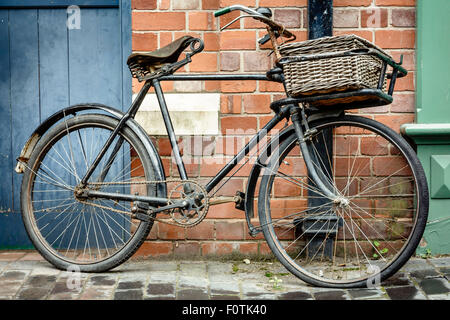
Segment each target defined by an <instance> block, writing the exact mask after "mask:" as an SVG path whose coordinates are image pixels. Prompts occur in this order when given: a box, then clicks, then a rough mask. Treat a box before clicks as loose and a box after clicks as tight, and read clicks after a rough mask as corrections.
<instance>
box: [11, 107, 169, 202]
mask: <svg viewBox="0 0 450 320" xmlns="http://www.w3.org/2000/svg"><path fill="white" fill-rule="evenodd" d="M86 110H87V111H89V110H99V111H104V112H107V113H109V114H110V115H112V116H113V117H114V118H117V119H121V118H122V117H123V116H124V113H123V112H122V111H119V110H117V109H114V108H111V107H108V106H106V105H103V104H98V103H91V104H77V105H73V106H70V107H67V108H65V109H62V110H60V111H58V112H56V113H54V114H53V115H51V116H50V117H48V118H47V119H46V120H45V121H44V122H42V123H41V124H40V125H39V126H38V127H37V128H36V130H34V132H33V133H32V134H31V136H30V138H28V140H27V142H26V143H25V145H24V147H23V148H22V151H21V152H20V155H19V157H18V158H17V165H16V168H15V171H16V172H17V173H23V172H24V170H25V165H26V164H27V162H28V160H29V159H30V155H31V153H32V152H33V150H34V147H35V146H36V144H37V143H38V141H39V140H40V139H41V137H42V136H43V135H44V134H45V132H47V130H48V129H50V128H51V127H52V126H54V125H55V124H56V123H58V122H59V121H60V120H61V119H63V118H64V117H66V116H68V115H76V114H77V113H78V112H81V111H86ZM126 125H127V126H128V127H129V128H130V129H131V130H132V131H133V132H134V133H135V134H136V135H137V136H138V137H139V138H140V139H141V141H142V143H143V144H144V146H145V148H146V150H147V152H148V154H149V157H150V160H151V162H152V165H153V168H155V171H156V172H155V173H156V178H157V179H158V180H165V179H166V175H165V172H164V167H163V165H162V162H161V158H160V156H159V154H158V152H157V151H156V148H155V146H154V145H153V143H152V141H151V140H150V138H149V137H148V135H147V133H146V132H145V130H144V129H143V128H142V127H141V126H140V125H139V123H137V122H136V120H134V119H131V118H130V119H128V120H127V122H126ZM157 192H158V196H161V197H167V186H166V184H165V183H158V190H157Z"/></svg>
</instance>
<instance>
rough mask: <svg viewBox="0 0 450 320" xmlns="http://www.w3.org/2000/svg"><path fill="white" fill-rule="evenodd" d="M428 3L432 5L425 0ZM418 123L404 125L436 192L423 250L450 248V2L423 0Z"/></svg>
mask: <svg viewBox="0 0 450 320" xmlns="http://www.w3.org/2000/svg"><path fill="white" fill-rule="evenodd" d="M425 3H426V4H425ZM416 9H417V10H416V14H417V30H416V35H417V36H416V39H417V45H416V58H417V65H416V84H417V86H416V120H415V122H416V123H412V124H405V125H403V126H402V127H401V132H402V134H403V135H405V136H407V137H409V138H410V139H411V140H413V141H414V143H415V145H416V148H417V155H418V157H419V159H420V161H421V163H422V165H423V168H424V170H425V174H426V176H427V180H428V186H429V191H430V211H429V216H428V222H427V226H426V229H425V233H424V236H423V239H422V242H421V244H420V246H419V248H418V249H417V254H429V253H431V254H432V255H437V254H448V253H450V72H449V70H450V60H449V57H450V40H449V38H448V35H449V34H450V19H449V18H448V17H449V16H450V2H449V1H448V0H434V1H425V0H418V1H417V8H416Z"/></svg>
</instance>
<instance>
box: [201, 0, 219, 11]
mask: <svg viewBox="0 0 450 320" xmlns="http://www.w3.org/2000/svg"><path fill="white" fill-rule="evenodd" d="M219 8H220V0H202V9H203V10H217V9H219Z"/></svg>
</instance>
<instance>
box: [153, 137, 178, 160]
mask: <svg viewBox="0 0 450 320" xmlns="http://www.w3.org/2000/svg"><path fill="white" fill-rule="evenodd" d="M177 144H178V149H179V150H180V153H181V155H183V139H182V138H178V143H177ZM158 150H159V154H160V155H161V156H171V155H172V145H171V144H170V140H169V138H163V137H162V138H159V139H158Z"/></svg>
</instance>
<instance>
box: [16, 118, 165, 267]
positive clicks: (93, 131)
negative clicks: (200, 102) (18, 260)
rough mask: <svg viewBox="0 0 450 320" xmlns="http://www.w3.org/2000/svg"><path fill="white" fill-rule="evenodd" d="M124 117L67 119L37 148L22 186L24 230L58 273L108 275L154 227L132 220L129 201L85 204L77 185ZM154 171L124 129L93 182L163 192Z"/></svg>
mask: <svg viewBox="0 0 450 320" xmlns="http://www.w3.org/2000/svg"><path fill="white" fill-rule="evenodd" d="M117 124H118V120H117V119H114V118H111V117H109V116H105V115H98V114H87V115H79V116H75V117H72V118H70V119H66V118H65V119H64V120H63V121H61V122H60V123H59V124H57V125H55V126H54V127H52V128H51V129H50V130H49V132H47V133H46V134H45V135H44V136H43V137H42V138H41V140H40V141H39V142H38V144H37V145H36V147H35V149H34V150H33V153H32V154H31V157H30V159H29V161H28V164H27V166H26V170H25V172H24V177H23V181H22V190H21V207H22V217H23V221H24V224H25V229H26V230H27V233H28V235H29V237H30V239H31V241H32V243H33V244H34V246H35V248H36V249H37V250H38V251H39V252H40V253H41V254H42V256H43V257H44V258H46V259H47V260H48V261H49V262H50V263H52V264H53V265H55V266H56V267H57V268H59V269H63V270H67V269H68V268H71V267H72V268H73V267H74V266H76V267H78V269H79V270H80V271H84V272H102V271H106V270H109V269H111V268H114V267H116V266H118V265H119V264H121V263H122V262H124V261H126V260H127V259H128V258H130V257H131V256H132V255H133V253H134V252H136V250H137V249H138V248H139V246H140V245H141V244H142V242H143V241H144V240H145V238H146V236H147V234H148V233H149V231H150V229H151V227H152V225H153V222H152V221H150V222H143V221H139V220H135V219H132V218H131V215H130V214H127V213H130V208H131V203H130V202H129V201H113V200H108V199H80V198H77V197H76V191H77V190H76V186H77V185H78V184H79V183H80V180H81V178H82V177H83V176H84V175H85V173H86V172H87V170H88V168H89V167H90V165H91V163H92V162H93V161H94V159H95V158H96V156H97V155H98V153H99V152H100V150H101V148H102V147H103V146H104V144H105V142H106V140H107V139H108V138H109V136H110V135H111V133H112V131H113V130H114V128H115V127H116V126H117ZM148 180H155V172H154V168H153V167H152V165H151V161H150V158H149V155H148V153H147V151H146V150H145V147H144V145H143V144H142V142H141V141H140V140H139V138H138V137H137V136H136V134H134V132H133V131H132V130H130V129H129V128H127V127H125V128H124V129H122V130H121V131H120V132H119V133H118V135H117V136H116V138H115V139H114V141H113V143H112V145H111V147H110V148H109V149H108V151H107V152H106V154H105V156H104V157H103V158H102V160H101V161H100V163H99V165H98V166H97V168H96V169H95V171H94V173H93V174H92V176H91V178H90V180H89V181H88V184H87V186H88V188H92V189H94V190H97V191H105V192H114V193H116V192H117V193H125V194H139V195H149V196H155V195H156V188H155V185H149V184H140V182H143V181H148Z"/></svg>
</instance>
